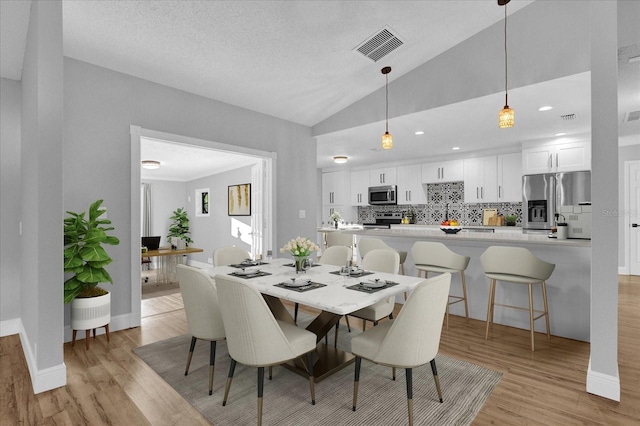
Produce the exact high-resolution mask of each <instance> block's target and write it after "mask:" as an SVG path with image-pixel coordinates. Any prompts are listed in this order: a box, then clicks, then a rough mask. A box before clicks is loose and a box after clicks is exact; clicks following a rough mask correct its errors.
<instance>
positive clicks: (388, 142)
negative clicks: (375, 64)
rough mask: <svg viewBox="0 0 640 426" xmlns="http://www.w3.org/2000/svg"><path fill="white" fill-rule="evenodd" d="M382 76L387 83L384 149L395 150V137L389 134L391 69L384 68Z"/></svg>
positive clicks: (383, 136)
mask: <svg viewBox="0 0 640 426" xmlns="http://www.w3.org/2000/svg"><path fill="white" fill-rule="evenodd" d="M381 72H382V74H384V76H385V79H386V83H385V93H386V94H385V99H386V106H387V107H386V113H385V115H386V128H385V132H384V135H382V149H391V148H393V136H391V133H389V73H390V72H391V67H384V68H382V70H381Z"/></svg>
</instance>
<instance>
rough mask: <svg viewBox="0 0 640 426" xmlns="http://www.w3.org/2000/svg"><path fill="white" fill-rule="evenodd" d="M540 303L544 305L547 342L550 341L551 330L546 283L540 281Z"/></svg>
mask: <svg viewBox="0 0 640 426" xmlns="http://www.w3.org/2000/svg"><path fill="white" fill-rule="evenodd" d="M542 302H543V303H544V317H545V320H546V323H547V340H551V329H550V328H549V305H547V283H545V282H544V281H542Z"/></svg>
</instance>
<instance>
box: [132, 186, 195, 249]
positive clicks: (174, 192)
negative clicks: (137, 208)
mask: <svg viewBox="0 0 640 426" xmlns="http://www.w3.org/2000/svg"><path fill="white" fill-rule="evenodd" d="M143 182H144V183H149V184H151V234H152V235H159V236H160V237H162V238H161V239H160V245H161V246H167V245H169V241H168V240H167V234H169V225H170V223H171V221H170V220H169V217H171V215H172V214H173V212H174V211H175V210H176V209H177V208H180V207H184V208H186V207H187V184H186V183H185V182H170V181H164V180H145V181H143Z"/></svg>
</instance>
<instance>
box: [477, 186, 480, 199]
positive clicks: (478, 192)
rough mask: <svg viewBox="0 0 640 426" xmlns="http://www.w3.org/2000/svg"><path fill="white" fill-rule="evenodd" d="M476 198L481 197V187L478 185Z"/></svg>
mask: <svg viewBox="0 0 640 426" xmlns="http://www.w3.org/2000/svg"><path fill="white" fill-rule="evenodd" d="M476 198H480V188H478V187H477V186H476Z"/></svg>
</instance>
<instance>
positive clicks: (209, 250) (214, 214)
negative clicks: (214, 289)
mask: <svg viewBox="0 0 640 426" xmlns="http://www.w3.org/2000/svg"><path fill="white" fill-rule="evenodd" d="M251 168H252V167H242V168H240V169H236V170H230V171H228V172H224V173H219V174H215V175H212V176H208V177H205V178H202V179H197V180H194V181H191V182H188V183H187V194H188V195H189V196H190V197H191V202H190V203H189V205H188V207H187V210H188V211H189V219H190V224H191V238H192V239H193V246H194V247H199V248H202V249H204V252H202V253H194V254H192V255H190V256H189V258H190V259H191V260H195V261H197V262H203V263H206V262H207V260H208V259H209V258H212V257H213V251H214V250H215V249H217V248H220V247H224V246H233V245H235V246H238V247H241V248H243V249H245V250H247V251H248V252H251V245H250V244H247V243H245V242H243V241H242V239H243V238H244V239H245V241H251V236H250V235H246V234H244V233H242V229H241V230H240V231H241V232H240V234H242V235H239V233H238V227H239V225H240V224H245V225H247V226H251V217H249V216H228V215H227V199H228V195H227V187H228V186H229V185H237V184H241V183H250V182H251ZM201 188H209V217H196V212H195V190H196V189H201ZM240 226H242V225H240ZM306 235H308V236H313V235H315V230H314V231H313V233H312V234H306ZM247 238H248V240H247Z"/></svg>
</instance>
